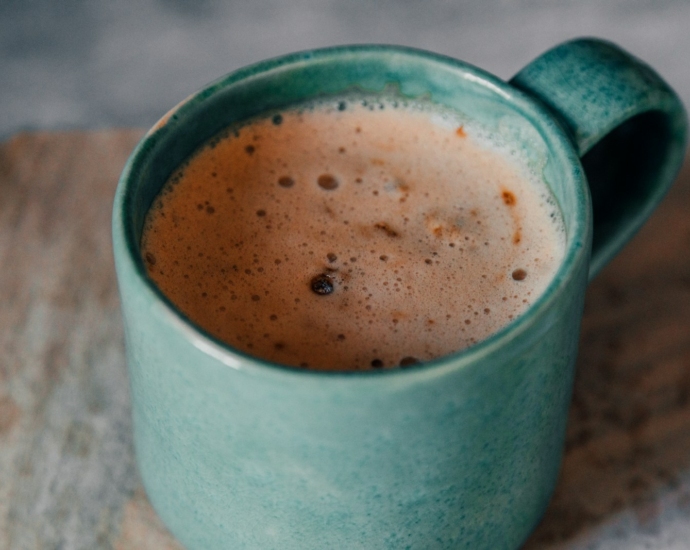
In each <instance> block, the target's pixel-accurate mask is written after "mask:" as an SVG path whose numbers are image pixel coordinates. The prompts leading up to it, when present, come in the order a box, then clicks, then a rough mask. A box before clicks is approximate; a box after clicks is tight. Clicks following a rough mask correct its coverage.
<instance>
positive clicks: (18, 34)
mask: <svg viewBox="0 0 690 550" xmlns="http://www.w3.org/2000/svg"><path fill="white" fill-rule="evenodd" d="M582 35H593V36H600V37H604V38H607V39H610V40H612V41H614V42H617V43H618V44H620V45H621V46H623V47H624V48H626V49H628V50H629V51H630V52H632V53H634V54H636V55H637V56H638V57H640V58H642V59H644V60H645V61H647V62H648V63H650V64H651V65H652V66H653V67H655V68H656V69H657V70H658V71H659V72H660V73H661V75H662V76H663V77H664V78H666V79H667V80H668V81H669V83H670V84H671V85H672V86H673V87H674V88H675V89H676V90H677V91H678V92H679V94H680V95H681V97H682V98H683V100H684V102H685V103H686V105H688V104H690V60H689V58H690V1H689V0H657V1H655V0H512V1H511V0H455V1H452V0H378V1H367V0H253V1H239V0H229V1H226V2H223V1H221V0H195V1H189V0H141V1H136V2H135V1H129V0H88V1H87V0H53V1H51V0H0V105H1V106H2V107H0V139H2V138H6V137H7V136H9V135H11V134H13V133H15V132H17V131H19V130H26V129H54V128H61V129H62V128H75V127H76V128H102V127H114V126H115V127H122V126H137V127H148V126H150V125H151V124H153V123H154V122H155V121H156V120H157V118H158V117H159V116H161V115H162V114H163V113H164V112H165V111H167V109H168V108H169V107H171V106H173V105H174V104H176V103H177V102H178V101H179V100H181V99H183V98H184V97H186V96H187V95H188V94H189V93H191V92H193V91H195V90H197V89H198V88H200V87H201V86H203V85H204V84H206V83H207V82H209V81H211V80H213V79H215V78H217V77H219V76H221V75H223V74H225V73H227V72H229V71H231V70H233V69H236V68H238V67H241V66H243V65H246V64H248V63H252V62H255V61H259V60H261V59H265V58H267V57H272V56H276V55H280V54H282V53H287V52H289V51H295V50H301V49H309V48H315V47H320V46H327V45H334V44H344V43H361V42H385V43H397V44H404V45H408V46H415V47H420V48H425V49H429V50H433V51H437V52H440V53H443V54H447V55H451V56H454V57H458V58H460V59H464V60H465V61H469V62H470V63H473V64H475V65H478V66H481V67H483V68H485V69H487V70H489V71H491V72H493V73H495V74H497V75H498V76H500V77H502V78H510V76H512V75H513V74H514V73H515V72H517V71H518V70H519V69H520V68H521V67H522V66H523V65H524V64H526V63H527V62H529V61H530V60H531V59H532V58H533V57H535V56H537V55H538V54H539V53H541V52H542V51H544V50H545V49H547V48H549V47H550V46H552V45H554V44H556V43H558V42H560V41H563V40H567V39H569V38H573V37H576V36H582Z"/></svg>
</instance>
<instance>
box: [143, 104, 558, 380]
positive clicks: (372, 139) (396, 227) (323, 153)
mask: <svg viewBox="0 0 690 550" xmlns="http://www.w3.org/2000/svg"><path fill="white" fill-rule="evenodd" d="M460 120H461V119H459V118H458V117H457V115H453V114H450V113H446V112H441V111H438V110H430V109H429V108H425V107H424V106H418V105H404V104H402V103H398V102H396V101H382V100H374V99H371V98H370V99H362V98H359V99H349V100H340V101H335V102H323V103H319V104H313V105H310V106H304V107H301V108H295V109H291V110H287V111H284V112H281V113H280V114H273V115H272V116H267V117H264V118H260V119H257V120H254V121H251V122H250V123H248V124H245V125H242V126H238V127H237V128H231V129H228V130H226V131H225V132H223V133H221V134H220V135H218V136H216V137H214V138H213V139H211V140H210V141H209V142H208V143H207V144H206V145H204V146H203V147H201V148H200V149H199V150H198V151H197V152H196V153H195V154H194V155H193V156H192V157H191V158H190V159H189V160H188V161H187V162H186V163H185V164H184V165H183V166H181V167H180V169H179V170H178V171H177V172H175V173H174V174H173V175H172V176H171V178H170V180H169V181H168V182H167V183H166V185H165V186H164V188H163V189H162V191H161V193H160V194H159V196H158V197H157V198H156V199H155V201H154V204H153V205H152V207H151V209H150V211H149V213H148V215H147V218H146V221H145V226H144V233H143V237H142V243H141V246H142V256H143V259H144V263H145V265H146V268H147V270H148V274H149V276H150V278H151V279H152V280H153V281H154V282H155V284H156V285H157V286H158V287H159V288H160V289H161V291H162V292H163V293H164V294H165V295H166V296H167V297H168V298H169V299H170V300H171V301H172V302H173V303H174V304H175V305H176V306H177V307H178V308H179V309H180V310H181V311H182V312H183V313H184V314H185V315H186V316H187V317H188V318H189V319H190V320H191V321H192V322H193V323H195V324H197V325H198V326H200V327H202V328H203V329H204V330H205V331H207V332H208V333H209V334H211V335H213V336H214V337H216V338H218V339H220V340H222V341H224V342H226V343H228V344H229V345H230V346H232V347H234V348H237V349H239V350H242V351H244V352H246V353H249V354H252V355H255V356H258V357H261V358H263V359H266V360H269V361H273V362H276V363H281V364H285V365H291V366H297V367H305V368H312V369H318V370H365V369H371V368H385V367H394V366H403V367H405V366H408V365H412V364H415V363H418V362H423V361H427V360H430V359H433V358H437V357H441V356H444V355H447V354H450V353H453V352H456V351H459V350H461V349H464V348H466V347H468V346H471V345H473V344H475V343H477V342H479V341H480V340H482V339H484V338H486V337H488V336H490V335H491V334H492V333H494V332H496V331H497V330H499V329H500V328H502V327H503V326H505V325H506V324H508V323H510V321H511V320H513V319H514V318H516V317H517V316H518V315H520V314H521V313H523V312H524V311H525V310H526V308H527V307H528V306H529V305H530V304H531V303H533V302H534V301H535V300H536V299H537V298H538V297H539V296H540V295H541V293H542V292H543V291H544V290H545V288H546V287H547V286H548V284H549V282H550V281H551V280H552V278H553V276H554V274H555V273H556V270H557V269H558V266H559V264H560V263H561V261H562V259H563V255H564V251H565V236H564V235H565V233H564V229H563V222H562V218H561V214H560V211H559V209H558V207H557V206H556V203H555V201H554V199H553V198H552V195H551V193H550V191H549V190H548V188H547V186H546V185H545V184H544V183H543V182H542V181H541V180H540V179H539V178H538V177H537V176H536V175H534V174H532V173H530V171H529V170H527V168H526V167H525V165H524V163H521V162H520V161H519V158H518V157H514V156H511V155H509V154H506V153H504V152H502V151H500V150H499V148H497V147H495V146H492V145H491V144H490V143H488V142H487V141H486V140H485V139H482V138H481V136H480V134H481V133H482V132H481V131H476V132H475V131H474V130H473V127H472V126H468V125H467V124H462V123H461V122H460ZM475 134H476V135H475Z"/></svg>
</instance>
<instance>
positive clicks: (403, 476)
mask: <svg viewBox="0 0 690 550" xmlns="http://www.w3.org/2000/svg"><path fill="white" fill-rule="evenodd" d="M353 90H357V91H360V92H366V93H368V94H374V95H376V94H383V95H386V96H390V95H395V96H398V97H403V98H412V99H414V98H424V100H425V101H431V102H432V103H437V104H440V105H443V106H445V107H447V108H450V109H454V110H456V111H458V112H460V113H464V114H465V115H466V116H468V117H470V118H472V119H474V120H476V121H478V122H479V123H481V125H482V126H484V127H485V128H487V129H489V130H491V131H495V132H497V133H500V134H501V135H502V136H503V137H504V138H506V139H509V140H510V141H511V143H512V144H513V145H515V146H516V147H519V148H520V149H521V151H522V152H523V153H524V154H525V155H526V157H527V158H529V159H530V162H534V163H536V164H535V165H538V166H540V169H541V171H542V173H543V177H544V180H545V181H546V182H547V183H548V185H549V187H550V188H551V190H552V191H553V194H554V196H555V198H556V199H557V201H558V204H559V206H560V208H561V211H562V213H563V218H564V222H565V227H566V233H567V237H566V238H567V244H566V253H565V258H564V260H563V263H562V265H561V266H560V268H559V270H558V272H557V274H556V276H555V277H554V279H553V281H552V282H551V284H550V285H549V287H548V288H547V290H546V291H545V292H544V294H543V295H542V296H541V297H540V298H539V299H538V300H537V301H536V302H535V303H534V304H533V305H532V306H531V307H530V308H529V309H528V310H527V312H526V313H524V314H523V315H522V316H520V317H519V318H518V319H516V320H515V321H514V322H512V323H511V324H510V325H508V326H507V327H505V328H503V329H502V330H500V331H498V332H497V333H496V334H494V335H492V336H491V337H489V338H488V339H486V340H484V341H482V342H480V343H479V344H477V345H475V346H473V347H471V348H469V349H467V350H464V351H462V352H459V353H455V354H452V355H449V356H446V357H443V358H440V359H437V360H434V361H430V362H428V363H425V364H422V365H419V366H414V367H410V368H406V369H391V370H383V371H375V372H347V373H332V372H331V373H328V372H316V371H308V370H301V369H295V368H290V367H285V366H280V365H276V364H271V363H268V362H266V361H262V360H261V359H257V358H255V357H251V356H248V355H246V354H244V353H242V352H239V351H237V350H234V349H232V348H231V347H229V346H227V345H226V344H223V343H222V342H220V341H217V340H215V339H214V338H213V337H211V336H210V335H208V334H207V333H205V332H204V331H203V330H202V329H201V328H199V327H197V326H195V325H194V324H193V323H191V322H190V321H189V320H188V319H186V318H185V316H184V315H183V314H181V313H180V312H179V311H178V310H177V309H176V308H175V306H174V305H173V304H172V303H170V302H169V301H168V300H167V298H165V297H164V296H163V295H162V294H161V293H160V291H159V290H158V289H157V288H156V287H155V285H154V284H153V283H152V282H151V281H150V280H149V279H148V278H147V276H146V270H145V267H144V265H143V262H142V260H141V257H140V249H139V241H140V237H141V232H142V226H143V221H144V216H145V214H146V212H147V210H148V208H149V207H150V205H151V202H152V200H153V198H154V197H155V195H156V194H157V193H158V191H159V190H160V189H161V187H162V185H163V184H164V183H165V181H166V180H167V178H168V177H169V175H170V174H171V173H172V172H173V171H174V170H175V169H176V168H177V167H178V166H179V165H180V164H181V163H182V161H184V160H185V159H186V158H187V157H189V155H190V154H191V153H192V152H193V151H194V150H195V149H196V148H197V147H199V146H200V145H201V144H202V143H204V142H205V141H207V140H208V139H209V138H211V137H212V136H213V135H215V134H216V133H217V132H219V131H220V130H222V129H223V128H225V127H227V126H228V125H231V124H234V123H238V122H241V121H243V120H246V119H249V118H252V117H255V116H258V115H260V114H266V113H271V112H279V111H280V110H282V109H285V108H288V107H289V106H291V105H295V104H299V103H302V102H305V101H309V100H313V99H314V98H326V97H331V96H333V97H338V96H342V95H344V94H348V93H350V92H352V91H353ZM685 134H686V115H685V112H684V110H683V107H682V105H681V103H680V102H679V100H678V98H677V97H676V95H675V94H674V93H673V91H672V90H671V89H670V88H669V87H668V86H667V85H666V84H665V83H664V82H663V81H662V80H661V79H660V78H659V76H658V75H656V73H654V72H653V71H652V70H651V69H650V68H649V67H648V66H646V65H645V64H643V63H641V62H640V61H638V60H636V59H635V58H633V57H632V56H630V55H628V54H627V53H625V52H623V51H622V50H620V49H619V48H618V47H616V46H614V45H612V44H610V43H607V42H603V41H600V40H595V39H581V40H576V41H572V42H568V43H565V44H562V45H560V46H558V47H556V48H554V49H552V50H550V51H548V52H546V53H545V54H544V55H542V56H541V57H539V58H537V59H536V60H535V61H533V62H532V63H531V64H530V65H528V66H527V67H526V68H525V69H523V70H522V71H521V72H520V73H519V74H518V75H517V76H515V77H514V78H513V79H512V80H511V81H510V82H509V83H505V82H503V81H501V80H499V79H498V78H496V77H494V76H492V75H490V74H487V73H486V72H484V71H482V70H480V69H477V68H475V67H472V66H469V65H467V64H465V63H462V62H460V61H457V60H454V59H451V58H447V57H443V56H440V55H436V54H432V53H429V52H424V51H419V50H413V49H409V48H402V47H394V46H345V47H336V48H329V49H323V50H316V51H310V52H304V53H298V54H293V55H288V56H285V57H281V58H278V59H273V60H269V61H265V62H262V63H259V64H257V65H253V66H251V67H248V68H245V69H242V70H239V71H237V72H235V73H232V74H230V75H228V76H226V77H224V78H222V79H220V80H218V81H216V82H215V83H213V84H211V85H210V86H208V87H207V88H205V89H204V90H202V91H200V92H199V93H197V94H195V95H193V96H191V97H190V98H188V99H187V100H186V101H184V102H183V103H182V104H180V105H178V106H177V107H176V108H175V109H173V110H172V111H171V112H170V113H168V114H167V115H166V116H165V117H164V118H163V119H162V120H161V121H160V122H159V123H158V124H157V125H156V126H155V127H154V128H152V130H151V131H149V133H148V134H147V135H146V136H145V137H144V138H143V140H142V141H141V142H140V143H139V145H138V146H137V148H136V149H135V151H134V152H133V154H132V156H131V158H130V159H129V161H128V163H127V165H126V167H125V169H124V172H123V174H122V177H121V180H120V183H119V187H118V190H117V194H116V197H115V204H114V215H113V241H114V254H115V261H116V268H117V276H118V282H119V287H120V294H121V299H122V309H123V314H124V323H125V336H126V347H127V359H128V366H129V374H130V384H131V398H132V409H133V417H134V436H135V446H136V455H137V461H138V465H139V469H140V472H141V475H142V478H143V482H144V485H145V487H146V490H147V493H148V496H149V498H150V500H151V502H152V503H153V505H154V507H155V509H156V510H157V511H158V513H159V514H160V516H161V518H162V519H163V520H164V521H165V523H166V524H167V525H168V527H169V528H170V530H171V531H172V532H173V533H174V534H175V535H176V536H177V537H178V538H179V540H180V541H181V542H182V543H183V544H184V545H185V546H186V547H187V548H189V549H202V550H210V549H215V548H233V549H235V548H237V549H239V548H258V549H262V550H266V549H271V548H276V549H284V550H287V549H293V548H294V549H300V550H305V549H309V548H318V549H324V548H338V549H351V548H364V549H368V550H372V549H376V548H395V549H404V548H422V549H432V548H472V549H479V548H490V549H512V548H516V547H517V546H519V544H520V543H521V542H522V541H524V539H525V538H526V537H527V536H528V534H529V532H530V531H531V530H532V529H533V528H534V526H535V525H536V523H537V522H538V521H539V519H540V517H541V515H542V514H543V512H544V510H545V508H546V505H547V503H548V500H549V498H550V496H551V494H552V492H553V489H554V486H555V483H556V478H557V474H558V471H559V465H560V461H561V456H562V449H563V441H564V433H565V425H566V420H567V415H568V408H569V403H570V397H571V390H572V381H573V371H574V365H575V357H576V352H577V344H578V334H579V326H580V321H581V317H582V308H583V300H584V294H585V289H586V286H587V282H588V279H589V278H590V277H591V276H592V275H593V274H594V273H596V272H598V271H599V270H600V269H601V267H602V266H603V265H604V264H605V263H606V262H607V261H608V260H609V259H610V258H611V257H612V256H613V255H614V254H615V253H616V252H617V251H618V250H619V249H620V247H621V246H622V245H623V244H624V243H625V242H626V241H627V240H628V239H629V238H630V237H631V235H632V234H633V233H634V232H635V231H636V230H637V229H638V228H639V226H640V225H641V224H642V223H643V222H644V220H645V219H646V218H647V217H648V216H649V214H650V213H651V211H652V209H653V208H654V207H655V206H656V205H657V204H658V202H659V201H660V200H661V198H662V196H663V194H664V193H665V192H666V190H667V189H668V187H669V186H670V185H671V183H672V181H673V179H674V178H675V175H676V173H677V171H678V169H679V167H680V164H681V161H682V157H683V154H684V152H685V139H686V138H685ZM590 191H591V194H590ZM592 220H594V223H592ZM590 256H591V261H590Z"/></svg>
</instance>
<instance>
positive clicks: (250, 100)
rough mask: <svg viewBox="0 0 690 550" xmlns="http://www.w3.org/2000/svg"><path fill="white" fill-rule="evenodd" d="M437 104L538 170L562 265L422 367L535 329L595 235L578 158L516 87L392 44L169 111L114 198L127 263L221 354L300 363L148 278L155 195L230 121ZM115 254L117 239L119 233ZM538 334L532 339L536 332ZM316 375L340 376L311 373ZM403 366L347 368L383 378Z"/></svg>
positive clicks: (283, 61) (251, 75) (255, 78)
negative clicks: (510, 310) (480, 334)
mask: <svg viewBox="0 0 690 550" xmlns="http://www.w3.org/2000/svg"><path fill="white" fill-rule="evenodd" d="M354 93H356V94H366V95H367V96H372V95H373V96H383V97H385V98H386V99H404V100H413V101H423V102H425V103H428V102H430V103H432V104H436V105H438V106H440V107H441V108H444V109H451V110H453V111H456V112H457V113H458V114H459V115H461V116H462V117H466V118H467V119H469V120H473V121H476V122H477V123H478V124H480V125H481V126H482V127H483V128H484V129H485V130H488V131H489V132H492V133H495V134H496V135H497V136H499V137H500V140H501V141H502V142H504V143H507V144H509V145H510V146H511V147H514V148H515V149H516V150H517V151H518V153H519V154H520V156H522V157H523V159H524V160H526V162H527V164H528V166H529V168H530V169H532V170H535V171H537V172H538V173H540V174H541V175H542V177H543V179H544V181H545V182H546V184H547V185H548V187H549V188H550V189H551V191H552V193H553V196H554V198H555V199H556V202H557V203H558V206H559V208H560V210H561V213H562V216H563V221H564V225H565V232H566V251H565V255H564V259H563V262H562V264H561V266H560V268H559V270H558V272H557V274H556V276H555V277H554V279H553V280H552V282H551V283H550V284H549V286H548V288H547V289H546V291H545V292H544V293H543V294H542V296H541V297H540V298H539V299H538V300H536V301H535V303H533V304H532V305H531V306H530V308H529V309H528V310H527V311H526V312H525V313H523V314H522V315H520V316H519V317H518V318H517V319H516V320H514V321H513V322H512V323H510V324H509V325H507V326H506V327H504V328H503V329H501V330H499V331H498V332H497V333H495V334H493V335H492V336H490V337H489V338H487V339H485V340H483V341H481V342H479V343H478V344H476V345H474V346H472V347H470V348H467V349H465V350H462V351H460V352H457V353H455V354H451V355H450V356H446V357H443V358H439V359H436V360H433V361H429V362H425V363H423V364H422V365H420V366H419V367H413V368H411V369H404V372H409V371H410V370H415V369H418V368H425V369H427V368H431V366H432V365H433V364H441V363H447V362H448V361H449V360H451V361H453V362H454V363H458V362H460V363H464V362H465V361H472V360H473V359H475V358H476V356H477V355H478V354H485V353H489V352H490V351H491V350H492V349H495V348H496V347H498V346H500V345H501V343H502V342H503V341H504V340H505V339H507V338H508V339H512V338H514V337H517V336H518V335H520V334H527V335H529V334H530V333H529V332H528V331H527V328H528V327H529V326H530V325H531V324H532V323H533V322H535V319H536V318H537V317H539V316H540V315H543V314H544V313H545V312H546V311H547V310H548V308H549V304H550V303H552V301H553V300H555V299H556V296H557V295H558V292H559V289H562V288H563V287H564V286H565V283H566V281H567V280H568V278H569V276H570V275H571V273H572V272H573V271H574V266H575V265H576V264H578V263H579V262H582V261H587V258H588V254H589V250H590V245H591V243H590V241H591V232H592V229H591V206H590V196H589V190H588V187H587V185H586V181H585V179H584V176H583V172H582V167H581V164H580V161H579V158H578V157H577V155H576V154H575V152H574V149H573V147H572V145H571V142H570V140H569V139H568V137H567V136H566V134H565V133H564V132H563V130H562V129H561V127H560V126H559V125H558V123H557V122H556V121H554V120H553V119H552V118H551V117H550V116H549V114H548V113H546V112H545V111H544V110H543V108H542V107H540V106H539V105H538V104H537V103H535V102H534V101H532V100H531V99H530V98H529V97H527V96H526V95H524V94H523V93H522V92H520V91H519V90H516V89H514V88H512V87H511V86H509V85H508V84H506V83H505V82H503V81H501V80H499V79H497V78H496V77H494V76H492V75H490V74H488V73H486V72H485V71H482V70H480V69H477V68H475V67H472V66H470V65H468V64H465V63H463V62H460V61H457V60H454V59H451V58H447V57H443V56H439V55H436V54H432V53H429V52H424V51H419V50H413V49H409V48H401V47H395V46H346V47H337V48H328V49H323V50H317V51H311V52H304V53H297V54H292V55H288V56H285V57H281V58H277V59H273V60H269V61H265V62H262V63H259V64H257V65H253V66H250V67H247V68H245V69H242V70H240V71H237V72H235V73H232V74H230V75H228V76H226V77H223V78H221V79H219V80H218V81H216V82H214V83H212V84H210V85H209V86H208V87H206V88H204V89H203V90H201V91H200V92H198V93H196V94H194V95H193V96H191V97H190V98H188V99H187V100H185V101H184V102H182V103H181V104H180V105H178V106H177V107H175V108H174V109H173V110H172V111H170V112H169V113H167V114H166V115H165V116H164V117H163V118H162V119H161V121H159V122H158V123H157V124H156V125H155V126H154V127H153V128H152V129H151V130H150V131H149V133H148V134H147V135H146V136H145V137H144V139H143V140H142V141H141V142H140V143H139V145H138V146H137V148H136V149H135V151H134V152H133V154H132V156H131V157H130V159H129V161H128V164H127V166H126V167H125V170H124V172H123V175H122V178H121V180H120V184H119V187H118V192H117V196H116V200H115V208H114V218H115V220H114V221H115V224H114V227H115V231H116V232H118V231H121V232H123V234H122V235H120V237H121V241H122V242H123V244H124V248H125V249H126V250H125V251H124V254H125V255H126V256H127V257H126V259H125V261H127V262H128V263H130V264H131V266H132V267H133V269H134V271H135V273H136V275H137V278H138V279H139V284H140V285H141V286H142V287H144V289H145V291H147V292H152V293H153V294H154V295H155V296H156V299H158V300H160V301H162V302H163V303H164V304H166V306H167V307H168V308H169V310H170V312H171V314H172V315H174V316H176V317H179V318H180V319H181V320H183V322H184V323H185V324H187V325H189V327H190V328H191V329H192V330H193V331H194V332H195V333H197V336H198V337H200V338H202V339H205V340H207V341H209V342H210V343H211V344H212V346H213V347H214V348H215V349H216V352H219V353H221V354H223V353H227V354H232V355H234V356H240V357H242V358H243V360H244V361H249V362H252V363H254V364H257V365H263V366H269V367H274V368H281V369H289V370H296V371H298V372H302V369H296V368H293V367H287V366H282V365H277V364H274V363H269V362H266V361H263V360H260V359H257V358H255V357H251V356H248V355H246V354H244V353H242V352H240V351H238V350H235V349H234V348H232V347H231V346H229V345H227V344H225V343H223V342H220V341H218V340H216V339H215V338H214V337H212V336H210V335H209V334H207V333H206V332H205V331H204V330H203V329H201V328H200V327H198V326H196V325H194V324H193V323H191V321H189V320H188V319H186V317H185V316H184V314H182V313H181V312H180V311H179V310H178V309H177V308H176V307H175V306H174V304H172V303H171V302H170V301H169V300H168V299H167V298H166V297H165V296H164V295H163V294H162V293H161V292H160V291H159V290H158V288H157V287H156V286H155V284H154V283H153V282H152V281H151V280H150V279H149V278H148V277H147V275H146V268H145V266H144V263H143V260H142V258H141V251H140V240H141V234H142V230H143V225H144V220H145V216H146V213H147V212H148V210H149V208H150V206H151V204H152V202H153V200H154V198H155V197H156V195H157V194H158V193H159V191H160V190H161V188H162V187H163V185H164V184H165V183H166V181H167V180H168V178H169V177H170V175H171V174H172V173H173V172H174V171H175V170H176V169H177V168H178V167H179V166H180V164H182V162H184V161H185V160H186V159H187V158H189V157H190V156H191V155H192V154H193V153H194V152H195V151H196V150H197V149H198V148H199V147H200V146H202V145H203V144H204V143H205V142H207V141H208V140H209V139H211V138H212V137H213V136H215V135H216V134H218V133H219V132H220V131H222V130H223V129H225V128H227V127H228V126H231V125H236V124H240V123H242V122H244V121H248V120H251V119H253V118H256V117H258V116H266V115H271V114H273V113H277V112H280V111H282V110H285V109H287V108H290V107H292V106H295V105H299V104H303V103H305V102H310V101H314V100H324V99H328V98H331V97H332V98H336V97H342V96H347V95H350V94H354ZM115 240H116V254H118V253H119V251H118V250H117V242H118V239H117V236H116V239H115ZM533 337H536V336H533ZM308 372H309V373H312V374H313V373H318V374H319V375H334V374H343V373H342V372H322V371H308ZM390 372H400V369H393V370H389V369H383V370H381V371H364V372H359V371H358V372H347V373H346V374H359V375H367V374H374V373H376V374H384V373H390Z"/></svg>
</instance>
